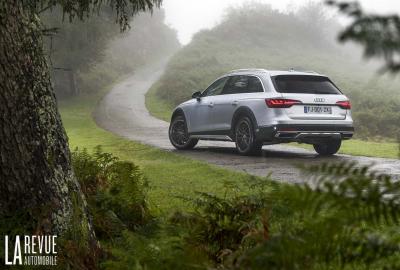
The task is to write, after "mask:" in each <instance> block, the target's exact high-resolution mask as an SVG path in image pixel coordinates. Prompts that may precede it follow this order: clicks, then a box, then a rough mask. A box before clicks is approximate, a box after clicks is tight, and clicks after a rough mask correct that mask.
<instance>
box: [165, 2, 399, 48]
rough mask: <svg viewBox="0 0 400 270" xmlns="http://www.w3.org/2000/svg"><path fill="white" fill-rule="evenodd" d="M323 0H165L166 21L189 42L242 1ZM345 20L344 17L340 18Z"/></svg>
mask: <svg viewBox="0 0 400 270" xmlns="http://www.w3.org/2000/svg"><path fill="white" fill-rule="evenodd" d="M323 2H324V1H323V0H296V1H293V0H254V1H248V0H217V1H216V0H201V1H199V0H164V1H163V8H164V9H165V22H166V24H167V25H169V26H171V27H172V28H174V29H176V30H177V31H178V38H179V41H180V42H181V43H182V44H187V43H189V42H190V40H191V38H192V36H193V35H194V34H195V33H196V32H198V31H199V30H202V29H206V28H212V27H213V26H215V25H216V24H218V23H220V22H221V20H222V18H223V17H224V15H226V12H227V9H228V8H230V7H236V8H237V7H240V6H241V5H242V4H243V3H264V4H269V5H271V7H272V8H273V9H276V10H279V11H281V12H289V11H295V10H297V9H299V8H300V7H302V6H304V5H307V4H310V3H323ZM359 2H360V4H361V6H362V7H363V8H364V9H365V10H366V11H368V12H376V13H381V14H385V13H393V12H396V13H400V2H399V1H398V0H379V1H376V0H361V1H359ZM324 10H325V11H326V12H327V14H328V15H329V16H337V13H336V12H335V10H334V9H332V8H330V7H324ZM341 20H342V21H343V23H345V21H346V20H345V19H344V18H341Z"/></svg>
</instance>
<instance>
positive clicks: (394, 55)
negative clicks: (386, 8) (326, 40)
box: [326, 0, 400, 73]
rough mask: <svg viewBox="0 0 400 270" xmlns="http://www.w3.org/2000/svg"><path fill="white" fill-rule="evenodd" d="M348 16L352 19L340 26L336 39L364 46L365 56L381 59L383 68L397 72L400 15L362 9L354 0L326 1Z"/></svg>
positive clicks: (399, 69) (399, 49) (399, 61)
mask: <svg viewBox="0 0 400 270" xmlns="http://www.w3.org/2000/svg"><path fill="white" fill-rule="evenodd" d="M326 3H327V4H328V5H331V6H336V7H337V8H338V9H339V11H340V12H342V13H344V14H346V15H348V16H349V17H351V18H352V19H353V22H352V23H351V24H350V25H349V26H347V27H346V29H344V30H343V31H342V32H341V33H340V35H339V40H340V41H342V42H344V41H349V40H350V41H354V42H357V43H359V44H361V45H362V46H363V47H364V54H365V56H366V57H367V58H372V57H377V58H383V59H384V61H385V65H384V68H383V70H384V71H390V72H392V73H397V72H400V17H399V15H398V14H392V15H377V14H368V13H366V12H364V11H363V10H362V8H361V6H360V4H359V3H358V2H348V1H342V2H340V1H334V0H328V1H326Z"/></svg>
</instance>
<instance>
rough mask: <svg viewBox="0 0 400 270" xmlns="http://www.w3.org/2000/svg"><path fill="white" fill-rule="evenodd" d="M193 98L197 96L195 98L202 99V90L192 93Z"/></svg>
mask: <svg viewBox="0 0 400 270" xmlns="http://www.w3.org/2000/svg"><path fill="white" fill-rule="evenodd" d="M192 98H195V99H197V100H200V98H201V92H200V91H197V92H194V93H193V95H192Z"/></svg>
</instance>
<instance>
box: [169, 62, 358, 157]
mask: <svg viewBox="0 0 400 270" xmlns="http://www.w3.org/2000/svg"><path fill="white" fill-rule="evenodd" d="M350 109H351V105H350V101H349V99H348V98H347V97H346V96H345V95H344V94H343V93H342V92H341V91H340V90H339V88H338V87H337V86H336V85H335V84H334V83H333V82H332V81H331V80H330V79H329V78H328V77H327V76H324V75H321V74H318V73H315V72H300V71H294V70H290V71H269V70H265V69H241V70H235V71H232V72H230V73H228V74H226V75H224V76H222V77H220V78H218V79H217V80H216V81H215V82H213V83H212V84H211V85H210V86H209V87H208V88H207V89H206V90H204V91H202V92H195V93H194V94H193V95H192V99H190V100H188V101H186V102H184V103H182V104H180V105H179V106H178V107H177V108H176V109H175V110H174V112H173V114H172V118H171V124H170V128H169V138H170V141H171V143H172V145H173V146H174V147H175V148H177V149H180V150H184V149H191V148H193V147H194V146H195V145H196V144H197V142H198V141H199V140H217V141H232V142H235V143H236V148H237V151H238V152H239V153H240V154H242V155H254V154H258V153H260V152H261V148H262V146H263V145H268V144H277V143H288V142H299V143H307V144H312V145H313V146H314V149H315V151H316V152H317V153H318V154H320V155H333V154H335V153H337V151H338V150H339V148H340V146H341V142H342V140H347V139H350V138H351V137H352V136H353V133H354V128H353V119H352V118H351V111H350Z"/></svg>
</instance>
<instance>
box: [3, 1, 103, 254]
mask: <svg viewBox="0 0 400 270" xmlns="http://www.w3.org/2000/svg"><path fill="white" fill-rule="evenodd" d="M23 2H25V1H13V0H4V1H1V2H0V59H1V63H0V87H1V88H0V218H2V217H7V216H12V215H14V214H15V212H16V211H19V212H24V211H26V212H29V213H31V215H30V218H31V220H30V221H25V222H32V226H34V227H33V228H35V229H34V230H35V231H36V233H42V234H58V235H60V236H62V235H63V234H66V233H67V232H68V231H69V230H71V224H73V222H76V221H74V220H73V217H75V218H76V217H77V213H80V214H79V219H80V220H79V223H80V228H84V229H82V230H80V231H82V233H84V234H86V235H82V238H81V239H85V241H86V242H87V245H85V246H87V247H94V246H97V244H96V241H95V237H94V233H93V230H92V229H91V226H90V221H89V219H88V215H87V211H86V205H85V200H84V198H83V195H82V193H81V191H80V187H79V184H78V182H77V179H76V178H75V176H74V173H73V171H72V168H71V161H70V152H69V148H68V142H67V137H66V133H65V130H64V128H63V126H62V123H61V118H60V114H59V112H58V110H57V104H56V99H55V96H54V93H53V89H52V86H51V83H50V77H49V68H48V65H47V62H46V57H45V55H44V51H43V41H42V30H41V24H40V20H39V17H38V16H37V15H36V14H31V12H27V11H25V9H24V7H23V6H22V3H23ZM32 209H34V210H36V211H32ZM34 213H36V214H34ZM38 214H39V215H38ZM75 225H76V224H75ZM72 229H74V230H76V228H72Z"/></svg>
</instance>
